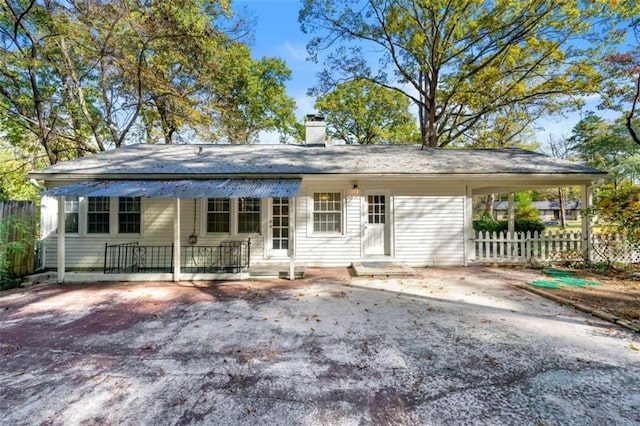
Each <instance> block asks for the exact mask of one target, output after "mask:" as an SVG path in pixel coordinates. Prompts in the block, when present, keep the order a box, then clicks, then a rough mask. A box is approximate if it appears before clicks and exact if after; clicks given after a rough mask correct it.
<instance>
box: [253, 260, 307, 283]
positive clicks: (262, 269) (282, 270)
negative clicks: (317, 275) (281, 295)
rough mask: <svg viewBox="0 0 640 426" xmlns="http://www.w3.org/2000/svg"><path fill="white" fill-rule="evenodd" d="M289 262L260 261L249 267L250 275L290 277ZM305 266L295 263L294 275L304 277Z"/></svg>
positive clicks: (298, 277)
mask: <svg viewBox="0 0 640 426" xmlns="http://www.w3.org/2000/svg"><path fill="white" fill-rule="evenodd" d="M289 267H290V265H289V263H258V264H255V265H252V266H251V267H250V268H249V276H250V277H252V278H287V279H288V278H289ZM304 271H305V267H304V266H302V265H295V268H294V277H295V278H296V279H301V278H304Z"/></svg>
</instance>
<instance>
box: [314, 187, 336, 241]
mask: <svg viewBox="0 0 640 426" xmlns="http://www.w3.org/2000/svg"><path fill="white" fill-rule="evenodd" d="M341 200H342V196H341V194H340V193H339V192H315V193H314V194H313V232H331V233H336V232H337V233H340V232H341V228H342V201H341Z"/></svg>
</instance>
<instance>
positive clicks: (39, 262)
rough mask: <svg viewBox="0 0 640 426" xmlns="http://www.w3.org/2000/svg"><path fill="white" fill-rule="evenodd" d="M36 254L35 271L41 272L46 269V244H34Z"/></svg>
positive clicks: (40, 242) (34, 260)
mask: <svg viewBox="0 0 640 426" xmlns="http://www.w3.org/2000/svg"><path fill="white" fill-rule="evenodd" d="M34 250H35V253H34V255H33V271H34V272H39V271H41V270H43V269H44V242H43V241H42V240H38V241H36V242H35V244H34Z"/></svg>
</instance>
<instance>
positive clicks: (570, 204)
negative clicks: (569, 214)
mask: <svg viewBox="0 0 640 426" xmlns="http://www.w3.org/2000/svg"><path fill="white" fill-rule="evenodd" d="M531 205H532V206H533V208H535V209H537V210H560V203H559V202H558V201H532V202H531ZM581 206H582V203H581V202H580V201H565V202H564V209H565V210H580V209H581V208H582V207H581ZM493 209H494V210H508V209H509V203H508V202H506V201H496V202H495V203H493Z"/></svg>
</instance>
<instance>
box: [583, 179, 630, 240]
mask: <svg viewBox="0 0 640 426" xmlns="http://www.w3.org/2000/svg"><path fill="white" fill-rule="evenodd" d="M594 213H595V215H596V217H597V218H598V220H599V221H600V222H601V223H603V224H604V225H605V226H606V227H608V228H610V229H611V230H612V231H614V232H618V233H621V234H623V235H626V236H627V237H628V238H629V240H630V241H631V242H633V243H635V244H640V187H639V186H634V185H621V186H620V187H618V188H611V187H610V188H608V189H605V190H602V191H600V193H599V194H598V197H597V199H596V203H595V206H594Z"/></svg>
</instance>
